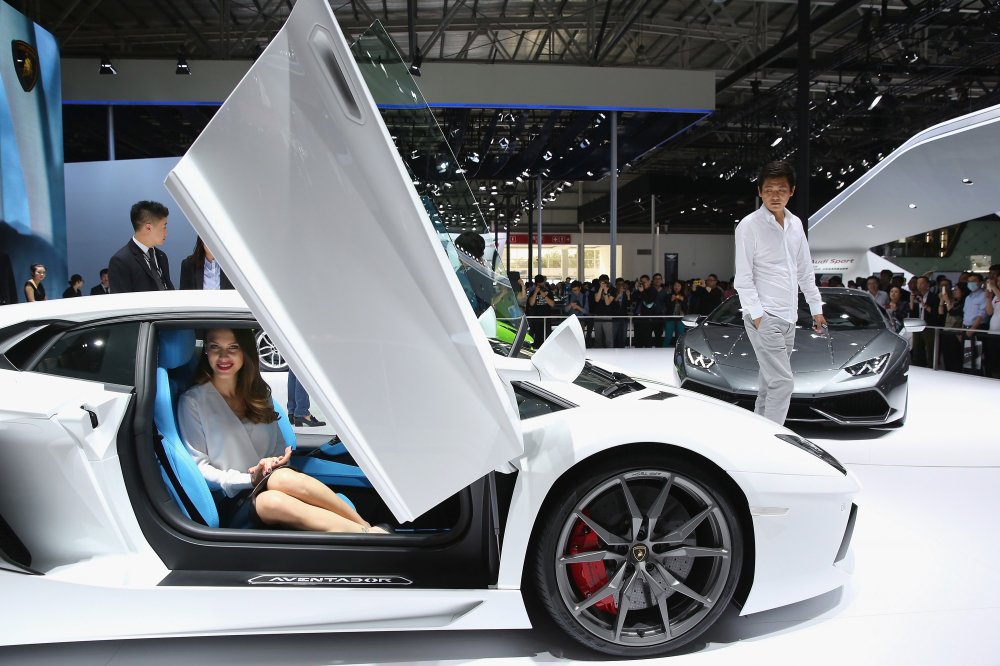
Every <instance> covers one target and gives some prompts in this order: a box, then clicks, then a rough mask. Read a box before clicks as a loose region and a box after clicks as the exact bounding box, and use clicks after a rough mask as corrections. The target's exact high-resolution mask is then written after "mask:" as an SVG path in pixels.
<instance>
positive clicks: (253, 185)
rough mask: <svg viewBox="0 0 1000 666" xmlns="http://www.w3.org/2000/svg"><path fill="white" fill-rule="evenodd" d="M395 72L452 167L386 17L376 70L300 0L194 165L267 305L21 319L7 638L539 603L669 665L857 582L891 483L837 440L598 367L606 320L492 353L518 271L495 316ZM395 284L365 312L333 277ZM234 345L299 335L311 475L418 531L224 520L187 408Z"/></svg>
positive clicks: (243, 290) (486, 610)
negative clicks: (203, 339) (858, 463)
mask: <svg viewBox="0 0 1000 666" xmlns="http://www.w3.org/2000/svg"><path fill="white" fill-rule="evenodd" d="M380 81H381V83H380ZM380 85H381V86H382V88H381V90H382V92H385V91H389V92H390V93H392V91H396V92H395V93H392V94H396V95H397V96H398V97H399V98H400V99H403V100H407V99H408V100H410V102H409V103H410V104H411V105H412V108H409V109H407V110H406V113H408V114H411V120H413V122H414V123H416V124H417V125H418V126H419V123H421V122H422V123H423V125H422V126H423V127H424V128H425V129H426V130H427V132H428V134H427V137H428V139H427V142H425V144H424V149H425V150H434V151H437V150H442V151H443V147H446V143H445V142H444V139H443V137H440V136H439V135H435V134H434V132H437V126H436V124H435V123H433V118H432V116H431V115H430V113H429V111H428V110H427V109H426V106H425V105H424V104H423V100H422V98H421V97H420V96H419V91H417V90H416V88H415V87H414V86H413V83H412V80H411V79H410V78H409V76H408V75H407V74H406V71H405V65H404V64H403V63H402V62H401V61H400V60H399V57H398V55H396V54H395V52H394V51H392V50H391V49H390V48H389V47H388V46H387V43H386V40H385V38H384V33H381V32H380V28H376V29H374V30H373V31H372V32H370V33H369V34H366V35H365V36H363V37H362V38H361V39H360V40H359V41H358V42H357V43H356V44H355V46H354V47H353V51H352V49H351V48H350V47H349V46H348V45H347V43H346V42H345V40H344V38H343V36H342V34H341V32H340V29H339V27H338V25H337V23H336V21H335V20H334V17H333V14H332V13H331V11H330V9H329V6H328V5H327V3H325V2H319V1H315V2H312V1H306V0H300V2H298V3H296V5H295V9H294V11H293V12H292V14H291V17H290V18H289V20H288V22H287V23H286V25H285V26H284V28H283V29H282V30H281V32H280V33H279V34H278V36H277V37H276V38H275V39H274V40H273V41H272V42H271V44H270V45H269V46H268V48H267V50H266V51H265V52H264V53H263V55H262V56H261V57H260V58H259V59H258V60H257V61H256V62H255V63H254V65H253V67H252V68H251V70H250V72H249V73H248V74H247V75H246V77H245V78H244V79H243V81H242V82H241V83H240V84H239V86H238V87H237V88H236V90H235V91H234V92H233V94H232V95H231V96H230V98H229V99H228V100H227V101H226V103H225V105H224V106H223V107H222V108H221V109H220V110H219V112H218V113H217V114H216V115H215V117H214V119H213V120H212V122H211V123H210V124H209V126H208V127H207V128H206V129H205V131H204V133H203V134H202V135H201V136H200V137H199V139H198V141H197V142H196V143H195V144H194V145H193V146H192V148H191V149H190V151H189V152H188V154H187V155H186V156H185V157H184V158H183V159H182V160H181V162H180V163H179V164H178V165H177V167H176V168H175V170H174V171H173V172H172V173H171V174H170V176H169V178H168V188H169V189H170V191H171V193H172V194H173V195H174V197H175V198H176V199H177V201H178V203H179V204H180V206H181V208H182V209H183V210H184V212H185V213H186V214H187V216H188V218H189V219H190V220H191V222H192V224H193V225H194V226H195V227H196V229H197V231H198V233H199V234H200V235H201V236H202V237H203V238H204V239H205V241H206V243H207V244H208V245H210V246H211V247H212V248H213V250H215V253H216V256H218V258H219V260H220V262H221V263H222V265H223V266H224V267H225V270H226V273H227V275H229V276H230V277H231V278H232V280H233V282H234V284H235V285H237V288H238V290H239V292H240V293H239V294H236V293H232V292H229V293H209V292H193V291H192V292H162V293H152V294H124V295H112V296H108V297H102V298H78V299H67V300H62V301H53V302H44V303H35V304H30V305H28V304H25V305H15V306H9V307H4V308H2V309H0V395H2V396H3V400H2V404H0V456H2V458H3V460H4V464H3V465H2V466H0V519H2V521H0V555H2V557H0V587H2V589H3V591H4V595H3V599H4V601H3V604H4V607H5V608H6V609H8V611H10V612H8V613H7V614H6V615H5V619H4V621H3V623H0V643H4V644H23V643H35V642H52V641H80V640H99V639H117V638H143V637H163V636H207V635H223V634H246V633H283V632H333V631H352V632H353V631H384V630H404V629H405V630H422V629H516V628H526V627H529V626H530V622H531V621H530V620H529V616H528V612H527V610H526V604H525V597H529V596H530V597H534V598H536V599H537V600H538V602H539V603H538V607H539V609H540V615H539V616H538V617H536V618H534V619H535V620H537V621H551V622H554V623H555V624H556V625H557V626H558V627H560V628H561V629H562V630H563V631H564V632H565V633H566V634H567V635H568V636H570V637H572V638H573V639H575V640H577V641H579V642H580V643H582V644H584V645H587V646H590V647H591V648H593V649H595V650H597V651H600V652H603V653H605V654H608V655H615V656H652V655H660V654H664V653H667V652H669V651H671V650H674V649H676V648H678V647H680V646H682V645H684V644H686V643H688V642H689V641H691V640H693V639H694V638H696V637H697V636H699V635H700V634H701V633H702V632H704V631H705V630H706V629H707V628H708V627H709V626H711V625H712V623H713V622H714V621H715V620H716V619H717V618H718V617H719V616H720V614H721V613H722V612H723V610H724V609H725V608H726V607H727V606H728V605H729V604H730V603H736V604H739V605H740V606H741V607H742V613H744V614H746V613H755V612H758V611H763V610H767V609H771V608H774V607H777V606H781V605H784V604H789V603H793V602H797V601H800V600H803V599H806V598H809V597H812V596H815V595H818V594H821V593H824V592H826V591H829V590H831V589H834V588H836V587H838V586H840V585H842V584H843V583H844V582H845V581H846V580H847V577H848V575H849V572H848V571H847V569H848V568H849V562H850V557H848V551H849V545H850V538H851V533H852V529H853V525H854V519H855V515H856V507H855V505H854V503H853V500H854V496H855V494H856V493H857V492H858V490H859V485H858V483H857V481H856V479H855V478H854V476H853V475H852V474H850V473H849V472H848V471H846V470H845V469H844V468H843V467H842V466H841V465H840V464H839V463H838V462H837V461H836V460H835V459H833V458H832V457H831V456H830V455H829V454H827V453H826V452H825V451H823V450H822V449H820V448H819V447H817V446H816V445H814V444H812V443H811V442H809V441H807V440H805V439H803V438H801V437H798V436H797V435H795V434H794V433H792V432H790V431H788V430H786V429H784V428H781V427H778V426H776V425H774V424H773V423H771V422H769V421H766V420H764V419H761V418H759V417H756V416H754V415H753V414H749V413H747V412H745V411H744V410H741V409H739V408H736V407H732V406H729V405H725V404H722V403H720V402H717V401H714V400H711V399H708V398H705V397H703V396H699V395H695V394H692V393H688V392H685V391H681V390H678V389H673V388H669V387H666V386H661V385H655V384H652V383H649V382H646V383H645V384H643V383H639V382H637V381H635V380H633V379H632V378H630V377H627V376H625V375H623V374H621V373H616V372H612V371H609V370H605V369H602V368H600V367H598V366H596V365H592V364H590V363H589V362H587V361H586V360H585V349H584V343H583V337H582V333H581V329H580V326H579V324H578V322H577V321H576V319H575V318H571V319H570V320H568V321H566V322H564V323H563V324H562V325H560V326H559V327H558V328H557V329H556V330H555V331H554V332H553V334H552V335H551V336H550V337H549V338H548V339H547V341H546V342H545V344H544V345H542V347H541V348H540V349H539V350H538V351H537V352H536V353H534V354H533V355H530V356H529V355H528V354H527V353H525V352H522V351H519V349H518V347H519V344H518V340H515V341H514V343H513V344H508V343H502V342H499V341H497V340H490V339H489V336H490V335H491V334H492V333H494V332H495V331H496V330H497V329H496V320H498V319H505V320H508V323H510V322H513V324H512V325H513V326H514V328H515V329H516V330H518V331H519V333H520V335H521V336H523V334H524V330H525V328H526V326H525V325H524V320H523V316H521V314H520V311H519V310H518V309H517V305H516V301H514V300H513V298H512V296H511V294H510V288H509V283H507V281H506V278H505V277H503V276H505V271H504V269H503V266H502V265H499V264H497V263H495V262H494V263H493V265H492V266H490V267H489V269H490V272H489V274H490V275H492V276H493V278H492V280H491V281H488V282H487V283H486V284H487V285H488V286H489V288H490V289H492V290H493V292H492V297H491V298H486V299H483V298H482V295H483V294H482V287H483V283H482V282H478V283H477V282H476V280H477V279H478V277H477V276H479V277H481V276H482V275H483V274H484V271H483V267H481V266H477V267H475V268H476V270H473V271H470V270H468V269H469V268H470V266H469V265H468V259H467V258H463V257H462V256H460V253H456V252H455V251H454V248H453V247H452V246H451V245H450V240H449V238H450V233H452V232H454V231H455V230H456V229H455V224H454V223H452V222H451V221H450V220H451V218H449V217H448V215H445V214H436V211H435V210H429V209H428V206H427V201H426V197H425V200H422V199H421V191H419V187H420V186H417V185H415V183H414V180H416V179H415V178H414V177H413V176H411V175H410V174H408V173H407V165H406V164H404V161H403V160H402V159H401V157H400V155H399V154H398V153H397V150H396V149H395V148H394V146H393V142H392V139H391V138H390V133H389V131H388V129H387V126H386V124H385V121H384V120H383V118H382V116H381V115H380V112H379V110H378V108H377V107H376V104H375V101H374V99H373V94H382V93H380V92H379V86H380ZM396 110H397V111H398V108H396ZM432 137H436V138H432ZM435 141H436V142H437V143H434V142H435ZM441 155H445V153H444V152H440V153H436V154H435V156H436V157H440V156H441ZM449 155H450V154H449ZM446 159H447V160H450V164H451V173H454V169H455V165H454V158H453V157H450V156H448V157H446ZM460 184H461V186H464V187H465V188H466V192H465V194H463V196H465V197H466V201H467V202H468V201H472V195H471V192H467V186H465V185H464V179H462V178H461V176H460V175H459V176H458V177H457V178H456V179H455V180H454V181H453V188H452V189H455V188H459V187H460ZM421 185H422V186H424V187H426V183H422V184H421ZM435 205H437V204H435ZM473 208H474V206H471V205H470V206H469V208H468V210H469V211H470V217H472V214H471V213H472V211H473ZM443 209H445V210H454V208H453V207H452V208H449V207H448V206H447V204H445V205H444V206H443ZM435 218H436V219H435ZM466 224H471V225H474V226H475V225H478V226H475V228H477V229H480V230H485V229H484V225H483V224H482V220H481V218H476V219H475V220H473V221H472V222H466ZM371 271H376V272H377V273H379V274H380V275H381V276H383V278H382V279H377V280H371V281H369V282H367V283H366V284H365V285H364V289H365V298H364V305H363V308H361V309H357V306H358V303H359V301H358V298H357V296H356V295H355V294H354V293H353V292H352V291H351V290H346V289H331V288H329V286H330V285H339V284H344V283H345V281H346V280H348V279H350V278H351V277H352V276H360V275H366V274H370V272H371ZM387 278H391V279H387ZM431 285H433V288H429V286H431ZM470 293H476V294H478V296H479V297H480V298H479V301H478V302H485V303H486V304H487V306H486V307H485V308H477V310H476V311H474V309H473V307H470V303H475V302H476V301H474V300H471V299H470ZM241 295H242V296H241ZM244 299H245V300H244ZM480 309H481V310H482V311H479V310H480ZM477 319H478V321H477ZM219 326H226V327H233V328H250V329H253V330H254V331H255V333H260V332H262V331H267V334H268V335H269V337H270V340H271V341H273V345H274V347H275V350H278V349H280V350H281V352H280V355H281V356H282V357H283V360H284V361H286V362H287V364H288V366H289V367H290V368H291V369H292V370H293V371H294V372H295V373H296V375H297V377H298V379H299V381H301V382H302V384H303V385H304V386H305V387H306V388H307V389H308V391H309V393H310V394H311V397H312V399H313V402H314V403H316V404H317V405H318V406H319V407H320V408H321V410H322V413H323V414H324V415H325V416H326V417H327V418H328V419H329V420H330V421H331V424H332V425H333V426H334V428H335V430H336V432H337V433H338V434H339V437H340V439H341V440H342V445H340V446H334V447H323V448H324V449H337V450H334V451H330V450H326V451H323V450H317V451H308V450H305V449H306V448H307V447H305V446H299V447H298V450H297V453H298V456H297V464H298V465H300V466H301V467H303V468H304V469H306V470H310V471H311V472H315V473H316V475H317V476H318V477H319V478H323V479H324V480H325V481H327V482H328V483H329V484H330V485H331V486H333V487H335V488H336V489H337V490H338V491H342V492H343V493H344V494H345V495H346V496H347V497H348V498H350V500H351V501H353V502H354V503H355V505H357V506H358V508H359V510H360V511H361V513H362V514H363V515H365V516H366V518H368V519H369V520H371V521H372V522H373V523H374V522H378V521H381V520H393V521H394V523H395V524H397V525H399V529H398V530H397V531H396V532H395V533H394V534H392V535H387V536H379V535H347V534H320V533H305V532H294V531H286V530H277V529H275V530H260V529H249V528H247V527H245V526H243V525H235V524H234V525H226V524H220V523H219V520H218V516H217V515H216V516H214V520H213V515H212V514H213V505H212V500H211V496H210V495H208V496H207V498H206V495H205V492H206V487H203V486H204V481H203V480H201V478H200V476H198V475H197V474H195V475H194V476H192V475H191V474H190V467H191V462H190V459H189V458H188V461H187V462H186V463H185V460H184V458H185V456H183V455H180V454H178V450H177V449H176V446H177V441H176V439H177V438H176V432H175V431H174V427H173V424H172V416H171V413H172V403H173V402H174V401H175V400H176V396H177V394H179V392H180V391H182V390H183V389H184V382H185V379H184V371H185V369H187V368H189V367H190V364H191V360H192V359H193V358H195V357H196V355H197V353H198V342H197V332H198V331H200V330H203V329H205V328H209V327H219ZM279 376H280V375H279ZM283 427H284V430H285V432H286V436H287V437H291V436H292V434H291V430H290V427H288V426H287V424H285V426H283ZM344 448H346V453H345V452H344V450H343V449H344ZM180 451H181V453H183V448H181V449H180Z"/></svg>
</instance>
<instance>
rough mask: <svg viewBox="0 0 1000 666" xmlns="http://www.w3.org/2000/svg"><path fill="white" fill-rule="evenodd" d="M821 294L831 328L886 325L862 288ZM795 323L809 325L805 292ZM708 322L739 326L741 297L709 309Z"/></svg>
mask: <svg viewBox="0 0 1000 666" xmlns="http://www.w3.org/2000/svg"><path fill="white" fill-rule="evenodd" d="M820 296H822V298H823V314H824V315H825V316H826V323H827V325H828V326H829V327H830V330H831V331H856V330H860V329H874V328H885V321H884V320H883V318H882V316H881V315H880V314H879V311H878V306H877V305H876V303H875V301H873V300H872V299H871V298H870V297H869V296H868V295H867V294H865V293H864V292H860V291H859V292H856V293H844V292H841V293H833V292H828V291H823V290H821V291H820ZM798 317H799V318H798V321H797V322H796V326H800V327H802V328H811V327H812V325H813V324H812V321H813V319H812V315H811V314H810V313H809V304H808V303H806V299H805V296H803V295H802V294H801V293H800V294H799V313H798ZM706 323H708V324H722V325H727V326H742V325H743V311H742V310H741V309H740V297H739V296H733V297H731V298H730V299H728V300H727V301H725V302H724V303H722V305H720V306H719V307H717V308H715V310H713V311H712V314H710V315H709V316H708V319H707V320H706Z"/></svg>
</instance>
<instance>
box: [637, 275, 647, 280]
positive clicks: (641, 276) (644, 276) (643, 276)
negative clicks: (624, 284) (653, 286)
mask: <svg viewBox="0 0 1000 666" xmlns="http://www.w3.org/2000/svg"><path fill="white" fill-rule="evenodd" d="M642 278H646V279H647V280H648V279H649V276H648V275H646V274H645V273H643V274H642V275H640V276H639V279H640V280H641V279H642Z"/></svg>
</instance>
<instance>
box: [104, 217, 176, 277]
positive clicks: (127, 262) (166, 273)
mask: <svg viewBox="0 0 1000 666" xmlns="http://www.w3.org/2000/svg"><path fill="white" fill-rule="evenodd" d="M169 214H170V211H168V210H167V207H166V206H164V205H163V204H161V203H157V202H155V201H140V202H138V203H136V204H134V205H133V206H132V211H131V215H130V216H131V218H132V229H133V230H134V234H133V236H132V239H131V240H129V242H128V243H125V247H123V248H122V249H120V250H118V251H117V252H115V256H113V257H111V261H110V262H109V263H108V271H109V275H108V278H109V281H110V286H111V292H112V293H114V294H122V293H129V292H135V291H166V290H170V289H173V288H174V285H173V283H172V282H170V265H169V264H168V263H167V255H166V253H165V252H163V250H160V249H159V248H158V247H157V246H159V245H163V241H165V240H166V239H167V215H169Z"/></svg>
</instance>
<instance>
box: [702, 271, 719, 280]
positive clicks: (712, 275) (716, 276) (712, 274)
mask: <svg viewBox="0 0 1000 666" xmlns="http://www.w3.org/2000/svg"><path fill="white" fill-rule="evenodd" d="M708 277H710V278H715V281H716V282H718V281H719V276H718V275H716V274H715V273H709V274H708ZM705 279H706V280H707V279H708V278H705Z"/></svg>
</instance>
